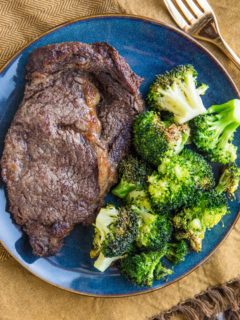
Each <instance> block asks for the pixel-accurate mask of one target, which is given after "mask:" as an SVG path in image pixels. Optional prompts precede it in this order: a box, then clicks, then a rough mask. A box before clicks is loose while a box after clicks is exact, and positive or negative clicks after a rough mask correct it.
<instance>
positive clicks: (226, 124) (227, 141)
mask: <svg viewBox="0 0 240 320" xmlns="http://www.w3.org/2000/svg"><path fill="white" fill-rule="evenodd" d="M239 125H240V100H238V99H234V100H231V101H228V102H226V103H224V104H221V105H213V106H211V107H210V108H209V109H208V111H207V113H206V114H204V115H200V116H198V117H196V118H195V119H193V120H192V121H191V127H192V137H193V142H194V143H195V145H196V146H197V148H198V149H199V150H201V151H202V152H204V153H205V154H206V156H207V157H208V158H209V159H210V160H211V161H213V162H219V163H222V164H227V163H231V162H234V161H235V160H236V158H237V147H236V146H234V145H233V144H232V140H233V137H234V132H235V131H236V129H237V128H238V127H239Z"/></svg>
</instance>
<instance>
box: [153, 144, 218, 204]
mask: <svg viewBox="0 0 240 320" xmlns="http://www.w3.org/2000/svg"><path fill="white" fill-rule="evenodd" d="M148 182H149V188H148V191H149V194H150V198H151V202H152V204H153V207H154V209H156V208H157V209H158V210H172V209H177V208H180V207H181V206H183V205H186V204H187V203H188V200H189V199H191V197H192V196H193V195H194V192H195V191H196V190H199V189H202V190H208V189H210V188H212V187H213V185H214V177H213V172H212V168H211V167H210V165H209V164H208V163H207V162H206V161H205V160H204V158H203V157H202V156H201V155H199V154H197V153H195V152H193V151H191V150H188V149H184V150H183V151H182V152H181V154H179V155H176V156H173V157H170V158H165V159H164V160H163V161H162V163H161V164H160V166H159V167H158V171H157V172H155V173H153V174H152V175H151V176H149V177H148Z"/></svg>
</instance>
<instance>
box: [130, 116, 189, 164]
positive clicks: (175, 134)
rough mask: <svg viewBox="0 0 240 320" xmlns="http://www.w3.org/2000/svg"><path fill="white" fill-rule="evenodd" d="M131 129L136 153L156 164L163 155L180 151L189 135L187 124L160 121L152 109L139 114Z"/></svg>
mask: <svg viewBox="0 0 240 320" xmlns="http://www.w3.org/2000/svg"><path fill="white" fill-rule="evenodd" d="M133 131H134V135H133V141H134V146H135V149H136V151H137V153H138V154H139V155H140V156H141V157H142V158H143V159H144V160H146V161H147V162H149V163H151V164H153V165H156V166H157V165H159V164H160V162H161V160H162V159H163V158H164V157H166V156H169V155H171V154H178V153H179V152H181V151H182V149H183V147H184V145H185V144H186V142H187V140H188V138H189V135H190V129H189V127H188V125H186V124H184V125H177V124H175V123H173V122H172V121H169V120H167V121H162V120H161V119H160V117H159V116H158V114H157V113H155V112H153V111H147V112H144V113H142V114H140V115H139V116H138V117H137V119H136V120H135V122H134V128H133Z"/></svg>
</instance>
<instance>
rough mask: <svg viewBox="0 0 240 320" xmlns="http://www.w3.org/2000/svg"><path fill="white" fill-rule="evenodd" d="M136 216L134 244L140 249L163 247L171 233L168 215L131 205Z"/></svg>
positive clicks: (158, 248)
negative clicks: (136, 229) (136, 228)
mask: <svg viewBox="0 0 240 320" xmlns="http://www.w3.org/2000/svg"><path fill="white" fill-rule="evenodd" d="M132 210H133V211H135V212H136V214H137V216H138V231H137V237H136V246H137V247H138V248H140V249H142V250H147V251H149V250H151V251H152V250H160V249H163V248H164V247H165V245H166V243H167V242H168V241H169V240H170V238H171V235H172V225H171V223H170V221H169V218H168V216H166V215H160V214H152V213H150V212H148V211H147V210H145V209H143V208H138V207H136V206H132Z"/></svg>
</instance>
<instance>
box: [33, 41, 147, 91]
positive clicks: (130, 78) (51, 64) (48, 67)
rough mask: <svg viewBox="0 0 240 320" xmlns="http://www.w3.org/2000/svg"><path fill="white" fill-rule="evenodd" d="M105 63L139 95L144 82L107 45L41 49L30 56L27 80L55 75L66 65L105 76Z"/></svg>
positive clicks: (70, 44)
mask: <svg viewBox="0 0 240 320" xmlns="http://www.w3.org/2000/svg"><path fill="white" fill-rule="evenodd" d="M101 60H105V61H107V64H106V65H105V68H106V69H109V70H114V68H115V69H116V72H115V74H114V77H115V79H116V80H117V81H118V82H120V83H121V84H122V85H124V87H125V89H127V90H128V91H129V92H131V93H132V94H135V93H137V91H138V89H139V86H140V84H141V82H142V81H143V78H140V77H139V76H137V75H136V74H135V73H134V72H133V71H132V70H131V68H130V66H129V65H128V64H127V63H126V61H125V60H124V58H123V57H121V56H120V55H119V53H118V52H117V50H116V49H114V48H113V47H111V46H110V45H108V44H107V43H105V42H102V43H101V42H99V43H94V44H92V45H89V44H85V43H81V42H68V43H59V44H53V45H49V46H45V47H41V48H38V49H36V50H35V51H34V52H33V53H32V54H31V55H30V59H29V63H28V65H27V72H28V76H27V79H28V80H31V79H32V78H33V77H34V73H35V72H39V73H55V72H57V71H58V70H60V69H62V66H63V65H65V66H66V67H69V68H71V67H72V66H73V65H74V67H77V66H78V67H79V68H80V69H81V70H84V69H85V70H87V71H88V72H101V70H99V68H98V65H99V61H101ZM112 75H113V74H112Z"/></svg>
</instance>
